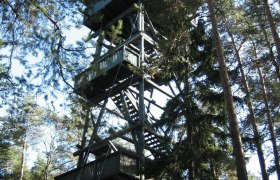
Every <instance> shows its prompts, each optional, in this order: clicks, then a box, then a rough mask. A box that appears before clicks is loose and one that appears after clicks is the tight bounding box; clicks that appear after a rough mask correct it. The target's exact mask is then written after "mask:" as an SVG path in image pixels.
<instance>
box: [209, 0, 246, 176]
mask: <svg viewBox="0 0 280 180" xmlns="http://www.w3.org/2000/svg"><path fill="white" fill-rule="evenodd" d="M207 4H208V8H209V12H210V19H211V23H212V33H213V39H214V43H215V48H216V53H217V58H218V63H219V66H220V76H221V82H222V86H223V92H224V98H225V103H226V109H227V115H228V118H229V127H230V132H231V138H232V144H233V152H234V156H235V165H236V170H237V177H238V179H239V180H247V179H248V176H247V170H246V162H245V157H244V153H243V149H242V142H241V137H240V132H239V127H238V122H237V117H236V114H235V108H234V104H233V96H232V92H231V87H230V82H229V77H228V71H227V66H226V62H225V58H224V54H223V53H224V50H223V48H222V44H221V40H220V36H219V32H218V23H217V19H216V15H215V12H214V4H213V0H207Z"/></svg>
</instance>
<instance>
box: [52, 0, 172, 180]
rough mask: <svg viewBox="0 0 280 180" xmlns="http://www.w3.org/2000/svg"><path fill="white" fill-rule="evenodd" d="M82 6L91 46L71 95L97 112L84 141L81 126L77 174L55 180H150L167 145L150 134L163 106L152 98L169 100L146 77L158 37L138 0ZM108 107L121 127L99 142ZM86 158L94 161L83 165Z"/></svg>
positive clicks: (96, 0)
mask: <svg viewBox="0 0 280 180" xmlns="http://www.w3.org/2000/svg"><path fill="white" fill-rule="evenodd" d="M84 3H85V5H86V6H87V8H86V9H85V11H84V25H85V26H87V27H88V28H89V29H91V30H92V32H93V33H92V34H91V38H96V40H97V45H96V50H95V54H94V60H93V62H92V63H91V65H90V67H89V68H88V69H86V70H84V71H83V72H82V73H81V74H79V75H77V76H76V77H75V92H76V93H77V94H78V95H80V96H82V97H83V98H85V99H87V100H88V101H89V102H90V103H91V104H93V105H94V106H99V107H101V108H100V112H99V115H98V118H97V119H96V120H95V122H93V123H94V130H93V133H92V135H91V136H90V138H87V137H86V135H85V134H86V132H87V131H88V129H87V127H88V125H87V124H88V123H89V121H86V123H85V128H84V131H85V132H84V133H83V137H82V139H83V141H82V142H81V144H80V145H79V146H78V148H79V149H78V150H77V151H76V152H75V153H74V156H79V162H78V165H77V168H76V169H73V170H72V171H69V172H66V173H64V174H62V175H60V176H57V177H56V178H55V179H56V180H64V179H65V180H66V179H67V180H69V179H108V180H109V179H110V180H114V179H116V180H128V179H149V178H153V177H154V176H155V172H156V170H155V169H153V167H155V168H156V169H158V168H159V167H160V166H159V165H162V164H164V163H163V162H164V159H165V157H166V153H167V151H168V145H167V142H168V139H167V138H165V137H164V136H163V135H161V131H160V130H159V129H158V128H156V126H155V124H157V123H158V119H157V118H156V116H155V115H154V112H153V111H157V112H156V114H157V113H158V112H159V111H163V108H162V107H163V106H164V104H160V103H157V102H156V98H154V94H161V97H165V98H172V95H171V94H170V93H167V92H166V91H164V90H163V88H162V87H160V85H161V83H160V77H157V76H156V75H151V74H149V66H150V64H151V62H152V61H153V60H155V59H156V58H158V57H159V56H160V54H159V53H158V52H157V49H158V48H157V41H158V39H159V38H160V35H159V34H158V32H157V31H156V29H155V28H154V26H153V24H152V22H151V21H150V19H149V17H148V14H147V13H146V11H145V9H144V6H145V2H144V1H143V0H87V1H84ZM155 77H156V78H155ZM147 96H148V97H147ZM109 101H110V102H111V103H113V104H114V106H115V108H116V109H117V110H118V111H117V113H115V114H117V116H118V117H119V118H120V119H122V120H123V123H122V124H121V125H120V126H119V127H122V128H120V129H119V130H117V131H114V130H113V132H111V134H110V135H108V136H107V137H105V138H104V137H103V138H102V137H101V136H99V134H98V132H99V131H100V128H99V127H100V125H101V122H102V121H105V123H106V121H107V120H106V119H105V120H104V117H103V115H104V112H105V111H110V112H112V111H111V110H109V109H110V108H109V107H108V106H107V104H108V102H109ZM156 108H157V109H158V110H154V109H156ZM86 138H87V139H88V141H87V140H86ZM116 139H120V140H119V141H114V140H116ZM120 141H121V142H122V143H118V142H120ZM121 144H122V145H121ZM124 145H129V146H130V147H131V148H130V149H127V148H126V147H124ZM89 154H93V155H94V157H95V158H94V159H95V160H93V161H92V162H89V163H88V162H87V161H88V156H89Z"/></svg>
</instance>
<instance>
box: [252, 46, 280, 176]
mask: <svg viewBox="0 0 280 180" xmlns="http://www.w3.org/2000/svg"><path fill="white" fill-rule="evenodd" d="M256 51H257V50H256V46H255V44H254V56H255V57H254V58H255V62H256V67H257V70H258V74H259V77H260V83H261V86H262V96H263V101H264V104H265V112H266V118H267V122H268V128H269V133H270V140H271V143H272V149H273V155H274V163H275V167H276V173H277V177H278V179H280V166H279V153H278V150H277V144H276V138H275V133H274V128H273V121H272V117H271V112H270V109H269V105H268V97H267V92H266V86H265V79H264V77H263V74H262V71H261V69H260V66H259V62H258V56H257V52H256Z"/></svg>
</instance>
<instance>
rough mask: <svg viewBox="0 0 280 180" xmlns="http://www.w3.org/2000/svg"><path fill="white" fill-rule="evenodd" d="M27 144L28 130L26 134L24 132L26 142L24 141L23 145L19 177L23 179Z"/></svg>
mask: <svg viewBox="0 0 280 180" xmlns="http://www.w3.org/2000/svg"><path fill="white" fill-rule="evenodd" d="M26 144H27V132H25V134H24V142H23V145H22V153H21V163H20V177H19V179H20V180H22V179H23V176H24V164H25V150H26Z"/></svg>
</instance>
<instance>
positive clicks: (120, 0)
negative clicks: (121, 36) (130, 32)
mask: <svg viewBox="0 0 280 180" xmlns="http://www.w3.org/2000/svg"><path fill="white" fill-rule="evenodd" d="M84 3H85V5H86V6H87V8H86V9H85V18H84V24H85V26H87V27H88V28H90V29H91V30H93V31H97V30H99V29H100V28H106V27H108V26H110V25H111V23H113V22H114V20H116V19H118V17H122V16H124V15H127V14H129V13H131V12H132V11H135V7H134V4H135V3H137V0H92V1H84ZM124 27H125V26H124Z"/></svg>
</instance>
